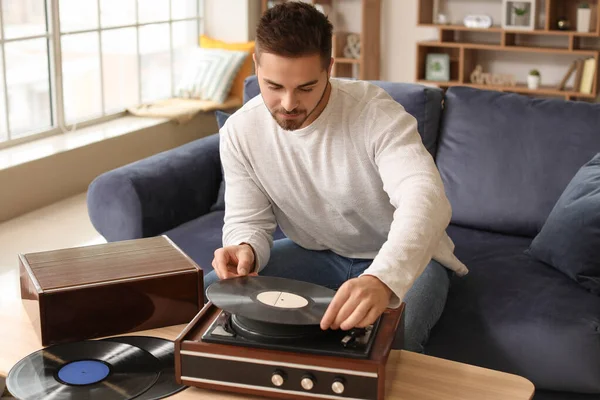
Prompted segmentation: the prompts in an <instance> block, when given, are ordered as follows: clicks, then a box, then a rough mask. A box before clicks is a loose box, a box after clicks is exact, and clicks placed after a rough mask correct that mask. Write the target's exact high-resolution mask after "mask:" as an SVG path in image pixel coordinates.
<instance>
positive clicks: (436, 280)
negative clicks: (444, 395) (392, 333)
mask: <svg viewBox="0 0 600 400" xmlns="http://www.w3.org/2000/svg"><path fill="white" fill-rule="evenodd" d="M372 261H373V260H371V259H359V258H348V257H343V256H340V255H338V254H335V253H333V252H332V251H329V250H322V251H315V250H307V249H305V248H303V247H300V246H298V245H297V244H296V243H294V242H292V241H291V240H290V239H280V240H276V241H274V242H273V248H272V250H271V257H270V259H269V263H268V264H267V265H266V266H265V268H264V269H263V270H262V271H261V272H260V274H259V275H261V276H278V277H283V278H289V279H295V280H299V281H307V282H312V283H315V284H317V285H321V286H325V287H328V288H330V289H333V290H337V289H338V288H339V287H340V286H341V285H342V284H343V283H344V282H346V281H347V280H348V279H351V278H356V277H358V276H359V275H360V274H361V273H362V272H363V271H364V270H365V269H367V267H368V266H369V265H371V262H372ZM450 274H451V271H450V270H448V269H447V268H445V267H443V266H442V265H441V264H439V263H438V262H436V261H434V260H431V262H430V263H429V265H427V267H426V268H425V270H424V271H423V273H422V274H421V276H419V278H417V280H416V281H415V283H414V285H413V286H412V288H411V289H410V290H409V291H408V293H407V294H406V296H405V298H404V302H405V303H406V309H405V313H404V323H405V324H404V347H403V348H404V349H405V350H409V351H414V352H419V353H423V351H424V346H425V343H426V342H427V340H428V338H429V332H430V331H431V329H432V328H433V326H434V325H435V324H436V322H437V321H438V319H439V318H440V315H442V311H443V309H444V306H445V304H446V297H447V295H448V289H449V288H450ZM218 280H219V278H218V277H217V275H216V274H215V272H214V271H212V272H210V273H208V274H206V276H205V277H204V290H205V291H206V288H207V287H208V286H209V285H210V284H212V283H214V282H216V281H218Z"/></svg>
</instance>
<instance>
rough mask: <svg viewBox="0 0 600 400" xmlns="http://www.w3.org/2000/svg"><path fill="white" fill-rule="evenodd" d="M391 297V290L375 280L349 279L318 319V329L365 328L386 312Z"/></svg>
mask: <svg viewBox="0 0 600 400" xmlns="http://www.w3.org/2000/svg"><path fill="white" fill-rule="evenodd" d="M391 296H392V291H391V289H390V288H389V287H388V286H387V285H386V284H385V283H383V282H382V281H380V280H379V278H377V277H375V276H372V275H362V276H360V277H358V278H354V279H350V280H348V281H346V282H345V283H344V284H343V285H342V286H341V287H340V288H339V289H338V291H337V293H336V294H335V296H333V300H332V301H331V303H330V304H329V307H328V308H327V311H326V312H325V315H323V318H322V319H321V329H323V330H325V329H329V328H331V329H338V328H341V329H343V330H348V329H352V328H354V327H358V328H364V327H365V326H368V325H370V324H372V323H373V322H375V321H376V320H377V318H378V317H379V316H380V315H381V314H382V313H383V311H385V309H386V308H387V306H388V304H389V302H390V298H391Z"/></svg>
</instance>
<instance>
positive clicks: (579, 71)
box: [573, 59, 584, 92]
mask: <svg viewBox="0 0 600 400" xmlns="http://www.w3.org/2000/svg"><path fill="white" fill-rule="evenodd" d="M583 61H584V60H582V59H578V60H577V70H576V71H575V82H574V83H573V91H575V92H579V88H580V87H581V77H582V76H583Z"/></svg>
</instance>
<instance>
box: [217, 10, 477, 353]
mask: <svg viewBox="0 0 600 400" xmlns="http://www.w3.org/2000/svg"><path fill="white" fill-rule="evenodd" d="M331 35H332V25H331V23H330V22H329V21H328V20H327V18H326V17H325V16H324V15H323V14H321V13H320V12H319V11H317V10H316V9H315V8H314V7H313V6H312V5H309V4H306V3H302V2H287V3H283V4H280V5H277V6H275V7H273V8H271V9H270V10H269V11H267V12H266V13H265V15H263V17H262V18H261V21H260V23H259V26H258V28H257V33H256V52H255V54H254V62H255V66H256V74H257V77H258V82H259V85H260V90H261V95H262V96H257V97H256V98H254V99H252V100H250V101H249V102H248V103H246V104H245V105H244V106H243V107H242V108H241V109H240V110H238V111H237V112H236V113H235V114H233V115H232V116H231V117H230V118H229V119H228V120H227V122H226V124H225V125H224V126H223V128H222V130H221V132H220V134H221V144H220V146H221V147H220V149H221V150H220V151H221V161H222V164H223V170H224V174H225V181H226V185H227V186H226V191H225V203H226V208H225V225H224V227H223V246H224V247H223V248H220V249H218V250H217V251H215V256H214V260H213V263H212V265H213V268H214V271H213V272H211V273H209V274H207V276H206V277H205V287H208V286H209V285H210V284H211V283H213V282H215V281H217V280H218V279H229V278H233V277H238V276H244V275H247V274H257V273H258V274H259V275H261V276H262V275H265V276H280V277H286V278H290V279H297V280H302V281H309V282H313V283H316V284H319V285H323V286H327V287H330V288H333V289H337V292H336V295H335V296H334V298H333V300H332V302H331V304H330V305H329V307H328V309H327V311H326V312H325V315H324V316H323V318H322V321H321V328H322V329H329V328H331V329H350V328H353V327H364V326H366V325H369V324H371V323H373V322H374V321H375V320H376V319H377V318H378V317H379V316H380V315H381V313H382V312H383V311H384V310H385V309H386V307H392V308H395V307H398V306H399V305H400V303H401V301H405V302H406V304H407V309H406V314H405V348H406V349H408V350H412V351H423V345H424V343H425V341H426V340H427V338H428V335H429V331H430V329H431V328H432V327H433V325H434V324H435V323H436V322H437V320H438V318H439V316H440V315H441V312H442V310H443V308H444V304H445V301H446V296H447V292H448V288H449V275H450V273H451V272H452V271H455V272H456V273H458V274H459V275H462V274H465V273H466V272H467V269H466V267H465V266H464V265H463V264H462V263H461V262H460V261H458V259H456V258H455V257H454V255H453V253H452V251H453V244H452V242H451V241H450V239H449V238H448V236H447V235H446V234H445V229H446V227H447V226H448V223H449V221H450V214H451V210H450V205H449V203H448V200H447V199H446V196H445V194H444V188H443V185H442V181H441V178H440V176H439V173H438V171H437V169H436V167H435V164H434V162H433V159H432V157H431V156H430V155H429V153H428V152H427V150H426V149H425V147H424V146H423V144H422V141H421V138H420V136H419V134H418V132H417V122H416V120H415V119H414V118H413V117H412V116H411V115H410V114H408V113H407V112H406V111H405V110H404V108H403V107H402V106H401V105H400V104H398V103H397V102H395V101H394V100H393V99H392V98H391V97H390V96H389V95H388V94H387V93H386V92H385V91H383V90H382V89H380V88H378V87H376V86H374V85H371V84H369V83H366V82H360V81H350V80H338V79H330V74H331V68H332V65H333V59H332V58H331V39H332V36H331ZM277 224H279V226H280V228H281V230H282V231H283V232H284V233H285V235H286V237H287V238H286V239H282V240H277V241H275V242H273V239H272V234H273V232H274V231H275V229H276V226H277ZM271 247H272V249H271ZM432 258H433V259H432ZM440 263H442V264H444V265H445V266H446V267H447V268H445V267H443V266H442V265H441V264H440Z"/></svg>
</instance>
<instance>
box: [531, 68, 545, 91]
mask: <svg viewBox="0 0 600 400" xmlns="http://www.w3.org/2000/svg"><path fill="white" fill-rule="evenodd" d="M541 79H542V76H541V75H540V71H538V70H537V69H532V70H531V71H529V75H528V76H527V87H528V88H529V89H531V90H536V89H537V88H539V87H540V81H541Z"/></svg>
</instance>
